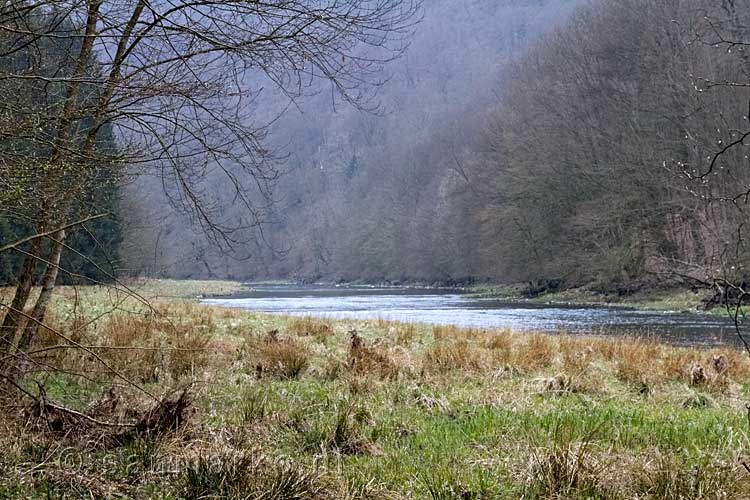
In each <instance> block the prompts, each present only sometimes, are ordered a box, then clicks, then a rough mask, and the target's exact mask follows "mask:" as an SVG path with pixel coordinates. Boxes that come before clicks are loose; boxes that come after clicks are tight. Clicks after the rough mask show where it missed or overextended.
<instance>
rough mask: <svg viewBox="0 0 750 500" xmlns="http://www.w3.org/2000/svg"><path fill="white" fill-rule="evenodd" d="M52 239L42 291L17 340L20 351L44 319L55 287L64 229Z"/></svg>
mask: <svg viewBox="0 0 750 500" xmlns="http://www.w3.org/2000/svg"><path fill="white" fill-rule="evenodd" d="M52 240H53V241H52V246H51V247H50V249H49V256H48V257H47V269H46V270H45V271H44V277H43V278H42V291H41V293H40V294H39V298H38V299H37V301H36V304H35V305H34V310H33V311H32V313H31V315H30V316H31V318H32V319H29V321H28V322H27V323H26V328H25V329H24V331H23V335H22V336H21V339H20V340H19V341H18V351H20V352H24V351H26V350H27V349H28V347H29V345H30V344H31V341H32V340H33V339H34V336H35V335H36V333H37V331H39V325H40V323H42V322H43V321H44V315H45V314H46V313H47V307H48V306H49V303H50V300H51V299H52V292H53V291H54V289H55V282H56V281H57V274H58V270H59V269H60V256H61V255H62V250H63V247H64V244H65V230H64V229H61V230H60V231H57V232H56V233H55V235H54V236H53V237H52Z"/></svg>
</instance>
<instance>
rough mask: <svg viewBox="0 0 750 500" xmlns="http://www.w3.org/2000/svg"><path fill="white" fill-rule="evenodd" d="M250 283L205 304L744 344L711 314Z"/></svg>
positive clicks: (302, 313)
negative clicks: (242, 289) (248, 285)
mask: <svg viewBox="0 0 750 500" xmlns="http://www.w3.org/2000/svg"><path fill="white" fill-rule="evenodd" d="M250 286H251V287H252V291H248V292H242V293H240V294H237V295H233V296H230V297H218V298H211V299H205V300H203V301H202V303H204V304H210V305H218V306H223V307H233V308H241V309H248V310H252V311H259V312H267V313H276V314H288V315H296V316H316V317H324V318H353V319H378V318H380V319H387V320H396V321H414V322H422V323H432V324H450V325H457V326H462V327H479V328H512V329H514V330H535V331H546V332H569V333H574V334H594V335H639V336H646V337H654V338H658V339H660V340H663V341H666V342H670V343H675V344H686V345H722V344H736V345H739V340H738V339H737V336H736V332H735V328H734V325H733V323H732V322H731V321H729V320H728V319H724V318H720V317H716V316H710V315H701V314H691V313H679V312H657V311H645V310H637V309H630V308H625V307H592V306H570V305H557V304H539V303H530V302H519V301H507V300H498V299H478V298H474V297H470V296H468V295H465V294H461V293H457V292H456V291H455V290H440V289H420V288H371V287H333V286H330V287H329V286H301V285H272V286H270V285H265V286H262V285H250Z"/></svg>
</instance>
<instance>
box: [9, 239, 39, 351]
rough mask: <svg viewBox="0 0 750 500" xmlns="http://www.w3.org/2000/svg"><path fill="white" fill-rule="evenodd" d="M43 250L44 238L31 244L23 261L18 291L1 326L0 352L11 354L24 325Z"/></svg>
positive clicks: (17, 286)
mask: <svg viewBox="0 0 750 500" xmlns="http://www.w3.org/2000/svg"><path fill="white" fill-rule="evenodd" d="M41 248H42V238H37V239H35V240H34V241H32V242H31V248H29V251H28V253H27V254H26V256H25V257H24V260H23V268H22V270H21V275H20V276H19V277H18V281H17V282H16V291H15V295H14V296H13V302H11V305H10V309H8V310H7V312H6V314H5V318H4V319H3V324H2V326H0V352H11V351H13V346H14V344H15V340H16V337H17V334H18V330H19V326H20V325H21V324H23V323H24V322H23V321H22V320H23V316H22V315H21V314H20V312H21V311H23V310H24V308H25V307H26V303H27V302H28V301H29V296H30V295H31V287H32V285H33V283H34V271H35V270H36V264H37V260H38V259H39V253H40V250H41Z"/></svg>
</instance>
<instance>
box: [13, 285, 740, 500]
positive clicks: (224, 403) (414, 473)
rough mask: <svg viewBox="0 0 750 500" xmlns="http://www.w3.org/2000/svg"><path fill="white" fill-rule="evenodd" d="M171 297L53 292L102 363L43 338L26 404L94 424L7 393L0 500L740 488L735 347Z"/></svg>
mask: <svg viewBox="0 0 750 500" xmlns="http://www.w3.org/2000/svg"><path fill="white" fill-rule="evenodd" d="M172 285H173V283H171V282H161V283H153V282H152V283H149V284H148V287H149V288H148V290H149V292H148V293H146V291H145V290H146V287H142V288H141V289H140V290H141V292H139V293H140V295H141V296H151V297H160V298H154V299H151V300H150V304H148V305H147V304H144V303H143V302H141V301H140V299H138V298H136V297H133V296H123V294H122V293H121V292H118V293H116V294H115V293H113V292H112V291H111V290H106V289H103V288H102V287H91V288H81V289H79V290H78V291H77V293H75V294H74V293H73V291H72V290H70V289H66V288H62V289H61V290H60V293H59V294H58V296H57V298H56V302H55V307H54V313H53V315H52V317H50V318H49V322H50V324H51V325H54V326H55V328H56V329H57V330H58V331H59V332H61V333H63V334H65V336H66V337H68V338H77V339H79V342H81V341H85V344H86V345H88V346H92V347H91V349H93V352H95V353H96V354H97V355H98V356H100V357H101V358H102V360H104V361H105V362H106V363H107V365H108V366H109V367H110V368H112V370H108V369H104V368H103V366H102V365H101V364H100V363H99V362H97V361H96V360H95V359H94V358H92V356H91V354H90V353H88V352H82V351H80V350H77V349H70V348H62V347H63V344H65V342H63V341H61V340H60V338H59V337H57V336H54V335H43V336H41V337H40V338H39V339H38V343H37V345H35V350H36V351H41V350H46V351H45V355H44V357H43V360H44V366H46V367H50V366H54V367H56V368H58V369H60V370H62V371H50V370H49V368H47V369H39V370H37V371H35V372H34V373H33V374H32V375H31V376H30V379H29V380H27V384H26V387H27V389H28V390H29V391H30V392H31V393H32V394H37V393H38V390H39V389H38V388H39V387H43V388H44V391H45V398H46V400H47V401H52V402H54V404H55V405H58V406H60V407H65V408H69V409H71V410H74V411H75V412H77V413H78V414H80V415H85V416H86V417H88V418H90V419H91V420H82V419H81V418H80V417H76V416H75V414H73V413H71V414H66V416H65V417H64V418H63V417H60V415H59V414H57V413H55V412H54V411H51V410H49V411H48V412H47V413H46V414H45V413H42V414H39V413H38V412H35V411H34V408H35V407H34V405H33V403H34V402H32V401H30V400H29V399H28V398H24V397H19V398H17V399H13V400H7V399H6V400H4V401H3V404H2V412H3V413H2V422H0V425H2V429H3V432H2V433H1V434H0V446H2V448H3V450H4V453H3V457H2V460H1V467H2V475H1V477H0V497H9V498H21V497H24V498H49V497H53V498H57V497H63V496H67V497H76V498H77V497H98V498H114V497H117V498H123V497H125V498H175V499H176V498H208V497H212V498H218V497H221V498H259V497H262V498H310V499H313V498H315V499H318V498H322V499H325V498H331V499H333V498H336V499H338V498H351V499H354V498H362V499H364V498H392V499H407V498H408V499H412V498H508V499H517V498H537V499H542V498H574V499H578V498H580V499H583V498H607V499H611V498H614V499H618V498H622V499H626V498H627V499H630V498H642V499H661V498H706V499H708V498H717V499H718V498H725V499H740V498H746V492H747V491H748V487H750V474H748V473H747V471H746V470H745V469H744V467H743V466H742V464H741V462H742V461H743V460H745V459H747V458H748V457H750V441H748V424H747V418H746V411H745V409H744V403H745V401H746V400H747V399H748V398H749V397H750V360H748V357H747V355H746V354H744V353H743V352H741V351H738V350H733V349H728V348H724V349H711V350H707V349H696V348H679V347H673V346H668V345H662V344H658V343H655V342H650V341H644V340H638V339H610V340H606V339H601V338H594V337H590V338H582V337H571V336H567V335H544V334H535V333H517V332H513V331H509V330H496V331H493V330H480V329H460V328H455V327H449V326H429V325H424V324H405V323H397V322H387V321H378V320H367V321H356V320H330V319H326V320H321V319H311V318H300V317H285V316H277V315H268V314H257V313H253V312H245V311H238V310H229V309H222V308H216V307H205V306H200V305H197V304H195V303H192V301H190V300H185V299H186V298H187V297H191V296H192V297H197V296H200V295H206V294H207V293H208V291H209V290H210V289H212V288H213V289H214V290H218V289H221V288H222V287H223V286H224V285H218V284H210V286H206V284H203V285H201V284H196V283H177V284H175V287H174V288H173V287H172ZM178 289H179V290H178ZM165 297H180V298H179V299H175V298H165ZM74 299H75V301H74ZM104 311H108V313H107V314H106V315H102V313H103V312H104ZM94 346H95V347H94ZM40 366H41V365H40ZM114 373H118V374H120V375H122V376H123V377H124V378H126V379H127V380H128V381H129V382H130V383H125V382H124V380H123V378H119V377H118V376H116V375H114ZM37 383H38V384H39V385H37ZM135 386H137V387H138V388H136V387H135ZM184 389H187V392H186V393H184V394H185V396H184V400H183V402H184V403H185V404H184V406H180V407H179V408H181V409H180V415H179V417H180V418H178V419H176V420H174V422H173V423H174V424H175V425H174V426H169V427H165V428H164V429H162V430H161V431H159V432H156V431H154V432H152V433H142V434H137V433H136V434H132V437H131V439H127V440H125V439H113V438H112V436H113V435H116V436H121V435H122V431H121V428H120V427H113V424H117V425H118V426H122V425H127V424H128V423H129V422H133V421H134V419H135V420H138V417H139V416H142V415H143V414H144V412H147V411H148V409H149V408H153V400H152V398H151V396H149V394H150V395H152V396H154V397H156V398H163V397H165V396H166V398H165V399H163V401H169V402H174V401H175V398H176V397H177V396H176V395H178V394H179V395H182V394H183V392H182V391H183V390H184ZM37 403H38V402H37ZM170 404H171V403H170ZM171 407H172V406H170V408H171ZM94 422H99V423H102V422H104V423H106V424H107V425H99V424H97V423H94ZM128 435H130V434H128ZM264 495H265V496H264Z"/></svg>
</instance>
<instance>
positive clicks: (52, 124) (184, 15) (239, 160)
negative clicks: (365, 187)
mask: <svg viewBox="0 0 750 500" xmlns="http://www.w3.org/2000/svg"><path fill="white" fill-rule="evenodd" d="M420 3H421V0H270V1H261V2H258V1H251V0H236V1H233V0H229V1H227V0H222V1H215V0H178V1H162V0H151V1H149V0H131V1H127V2H120V1H113V0H63V1H57V0H48V1H45V0H41V1H34V0H7V1H3V2H2V3H0V62H5V63H7V64H1V65H0V66H2V69H0V101H2V104H0V117H3V118H4V121H3V124H4V123H9V126H7V127H5V126H3V127H0V134H2V136H3V139H4V140H5V139H8V140H7V141H6V142H5V144H6V146H5V147H4V148H3V149H2V151H0V157H1V158H2V163H0V179H2V181H0V183H1V184H0V187H2V195H0V198H2V199H3V201H6V200H7V201H13V202H14V204H6V206H11V207H13V206H15V207H17V209H16V210H17V211H18V212H23V216H24V217H25V218H26V219H27V220H29V221H31V222H32V223H33V224H32V225H33V227H34V231H35V232H36V233H46V232H47V231H48V230H49V229H50V228H54V227H62V226H64V225H65V224H66V223H67V222H69V221H71V220H74V219H75V218H81V217H80V216H81V214H80V213H76V212H80V210H81V208H82V207H81V206H80V204H79V203H77V201H78V200H79V199H80V198H81V197H82V196H83V193H85V192H86V191H87V190H89V189H91V187H92V186H91V181H92V179H94V178H99V179H101V178H102V172H103V173H104V174H103V175H104V177H108V178H109V179H111V181H112V182H119V181H120V180H121V179H123V178H125V179H127V178H129V177H135V176H144V175H153V176H155V178H156V179H158V180H159V182H161V183H162V184H163V185H164V187H165V190H166V191H167V192H168V194H169V196H170V200H171V201H172V203H173V204H174V205H175V206H176V207H178V208H181V209H183V210H185V211H186V212H188V213H189V214H190V215H191V216H192V218H193V220H194V221H195V222H196V223H197V224H199V225H200V226H201V227H202V228H203V229H204V230H206V231H207V232H208V233H210V234H211V235H212V236H213V238H214V239H215V241H217V242H223V243H225V244H226V243H231V242H232V234H233V232H234V231H235V230H237V229H238V228H240V227H243V226H248V225H253V224H257V223H258V222H260V220H261V219H262V208H263V204H264V201H263V200H267V199H268V195H269V192H270V188H271V187H272V183H273V181H274V180H275V178H276V177H277V175H278V173H277V169H276V165H275V162H274V159H273V155H272V154H271V153H270V152H269V151H268V150H267V149H266V148H265V147H264V134H265V125H267V123H257V120H254V117H255V114H254V113H255V111H256V109H257V107H258V102H259V100H260V99H262V98H263V90H264V86H269V85H270V86H272V87H274V88H275V89H276V90H277V91H281V92H283V93H284V94H285V95H286V96H287V97H288V98H289V99H290V100H294V99H296V98H297V97H299V96H301V95H303V94H304V93H305V92H306V90H307V89H308V88H311V86H312V85H313V84H314V83H315V82H316V81H319V80H324V81H326V82H328V83H329V84H330V86H331V92H332V96H333V98H334V99H340V100H343V101H345V102H347V103H349V104H351V105H354V106H356V107H359V108H363V109H372V108H373V107H374V106H375V105H376V103H375V101H374V100H373V96H374V94H373V89H375V88H377V86H378V85H379V84H381V83H382V82H383V81H384V76H383V74H384V73H383V67H384V65H385V64H386V63H387V62H389V61H390V60H392V59H393V58H395V57H398V56H399V55H400V54H401V53H402V52H403V50H405V48H406V44H407V40H408V37H409V35H410V33H411V30H412V28H413V26H414V24H415V23H416V22H417V21H418V16H419V12H420ZM19 89H25V90H26V92H25V95H28V96H30V97H29V98H28V99H21V100H20V101H19V100H16V99H14V95H15V94H17V93H18V91H19ZM40 98H41V102H40V101H39V99H40ZM8 117H11V118H8ZM14 120H16V121H19V120H20V122H19V123H20V124H21V125H22V126H18V123H13V121H14ZM108 132H109V133H112V134H114V136H115V137H116V139H117V148H116V149H113V148H111V147H107V145H105V144H102V141H101V140H100V138H101V136H102V134H105V133H108ZM217 174H220V175H221V176H223V178H224V179H225V180H226V182H227V183H229V184H230V185H231V186H232V187H233V190H234V193H233V202H234V203H236V204H239V205H241V206H242V207H243V208H244V209H245V211H244V217H243V219H242V220H241V221H237V220H235V221H232V222H230V221H227V220H225V219H224V218H223V217H222V213H221V210H220V208H221V206H220V205H219V204H218V203H217V199H216V198H215V197H212V196H211V194H210V193H209V192H208V191H206V190H205V189H204V187H203V185H202V183H201V181H202V179H205V178H206V176H209V175H217ZM259 201H260V203H258V202H259ZM65 236H66V234H65V231H57V232H55V233H54V235H53V236H51V237H49V238H48V240H49V244H48V245H47V249H46V252H43V251H44V246H43V245H41V244H39V243H38V242H39V241H40V240H39V239H36V240H34V244H32V246H31V248H30V249H29V250H28V251H27V252H26V258H25V263H24V265H23V269H22V272H21V273H20V275H19V277H18V281H17V287H16V293H15V297H14V299H13V302H12V305H11V307H10V309H9V312H8V313H7V314H6V316H5V320H4V324H3V329H2V330H3V331H2V343H3V348H4V349H6V350H13V349H15V348H16V347H17V346H21V347H23V346H24V345H28V343H29V342H30V341H31V338H32V337H33V335H34V333H35V329H36V328H37V325H38V324H39V320H40V319H41V318H43V317H44V314H45V311H46V309H47V306H48V303H49V300H50V297H51V293H52V290H53V288H54V283H55V280H56V276H57V270H58V268H59V263H60V254H61V251H62V249H63V248H64V246H65ZM38 261H42V262H43V263H44V264H45V266H46V271H45V272H44V273H43V279H42V281H43V287H42V292H41V294H40V297H39V298H38V299H37V301H36V303H35V306H34V308H33V311H32V313H31V314H30V321H29V322H28V326H27V327H26V330H25V332H23V333H22V332H21V326H22V324H23V323H24V321H21V319H22V318H21V316H20V314H21V312H22V311H23V310H24V308H25V307H26V306H27V302H28V300H29V295H30V289H31V283H32V279H33V273H34V269H35V267H36V263H37V262H38Z"/></svg>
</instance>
